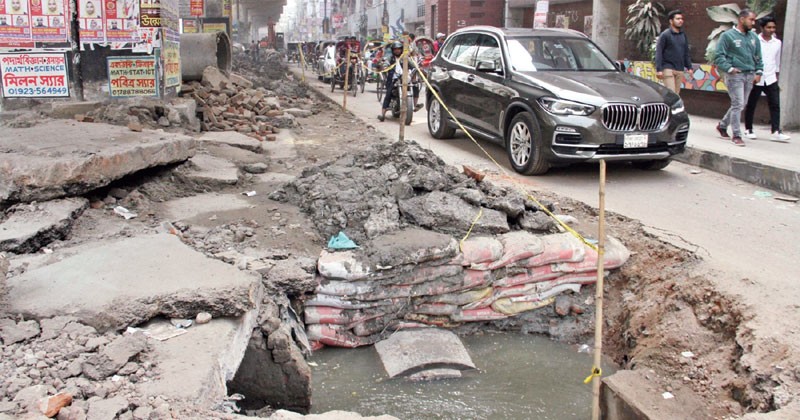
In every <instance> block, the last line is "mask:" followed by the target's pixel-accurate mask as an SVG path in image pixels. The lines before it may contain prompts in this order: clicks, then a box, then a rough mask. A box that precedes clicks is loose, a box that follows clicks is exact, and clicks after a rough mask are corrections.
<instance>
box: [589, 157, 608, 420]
mask: <svg viewBox="0 0 800 420" xmlns="http://www.w3.org/2000/svg"><path fill="white" fill-rule="evenodd" d="M599 219H600V220H599V223H598V227H597V231H598V232H597V235H598V237H597V284H596V285H595V287H596V290H595V296H594V305H595V317H594V366H593V367H592V397H593V398H592V420H599V419H600V383H601V382H602V376H601V372H602V371H601V370H600V366H601V365H600V364H601V363H602V356H603V279H604V276H603V274H604V273H603V271H604V270H603V260H604V253H605V246H606V161H605V160H600V214H599Z"/></svg>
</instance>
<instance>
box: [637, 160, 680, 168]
mask: <svg viewBox="0 0 800 420" xmlns="http://www.w3.org/2000/svg"><path fill="white" fill-rule="evenodd" d="M670 162H672V159H661V160H635V161H633V162H631V163H632V164H633V167H634V168H636V169H642V170H645V171H658V170H661V169H664V168H666V167H667V166H669V164H670Z"/></svg>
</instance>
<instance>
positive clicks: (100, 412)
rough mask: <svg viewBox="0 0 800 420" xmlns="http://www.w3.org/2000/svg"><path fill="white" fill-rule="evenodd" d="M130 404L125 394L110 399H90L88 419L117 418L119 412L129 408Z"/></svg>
mask: <svg viewBox="0 0 800 420" xmlns="http://www.w3.org/2000/svg"><path fill="white" fill-rule="evenodd" d="M129 406H130V403H129V402H128V400H127V399H126V398H125V397H123V396H117V397H114V398H108V399H104V400H103V399H95V400H91V399H90V400H89V412H88V413H87V414H86V418H88V419H115V418H117V414H120V413H122V412H123V411H125V410H127V409H128V408H129Z"/></svg>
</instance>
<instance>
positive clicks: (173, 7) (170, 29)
mask: <svg viewBox="0 0 800 420" xmlns="http://www.w3.org/2000/svg"><path fill="white" fill-rule="evenodd" d="M178 10H179V9H178V0H161V27H162V28H164V40H165V41H166V40H170V41H175V42H180V38H181V35H180V24H179V19H178V13H179V11H178Z"/></svg>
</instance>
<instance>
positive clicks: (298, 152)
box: [10, 97, 800, 418]
mask: <svg viewBox="0 0 800 420" xmlns="http://www.w3.org/2000/svg"><path fill="white" fill-rule="evenodd" d="M286 100H287V101H288V102H291V103H292V106H298V105H299V106H304V107H306V108H307V109H310V110H312V112H313V113H314V115H313V116H312V117H308V118H298V119H297V121H296V123H297V125H296V126H295V127H294V128H291V129H289V130H290V131H291V134H292V135H293V137H294V138H295V142H294V145H293V148H292V149H293V150H292V151H291V152H293V153H287V154H286V155H284V156H283V157H275V156H274V155H270V154H267V155H259V154H255V153H252V152H246V151H243V150H241V149H236V148H231V147H221V146H207V147H205V148H204V149H203V150H200V153H207V154H210V155H213V156H218V157H223V158H225V159H228V160H230V161H233V162H235V163H236V164H237V165H239V166H244V165H247V164H253V163H259V162H263V163H266V164H267V166H268V172H267V174H265V175H246V176H245V179H244V180H243V181H242V182H240V183H239V185H236V186H233V187H212V186H208V185H203V184H201V183H196V182H192V181H190V180H188V179H187V178H186V177H184V176H182V175H181V169H180V168H162V169H158V170H151V171H148V172H146V173H142V174H138V175H136V176H132V177H129V178H127V179H123V180H121V181H119V182H117V183H115V184H114V185H112V186H110V187H108V188H104V189H102V190H98V191H95V192H93V193H91V194H89V195H88V196H87V198H89V199H90V200H91V201H92V203H93V205H92V208H91V209H89V210H87V211H86V212H85V213H84V214H83V216H82V217H81V218H80V219H79V220H78V222H77V224H76V225H75V227H74V229H73V231H72V234H71V236H70V237H69V238H68V239H67V240H65V241H62V242H56V243H54V244H53V245H51V246H50V248H51V249H52V248H58V247H66V246H72V245H76V244H79V243H83V242H87V241H92V240H94V239H97V238H107V237H114V236H131V235H135V234H138V233H143V232H151V231H153V230H159V229H161V228H162V225H163V222H174V223H175V226H176V227H177V228H178V229H179V230H181V231H182V233H183V235H184V236H185V237H187V238H188V239H189V241H190V243H192V244H193V246H195V247H196V248H198V249H199V250H201V251H203V252H205V253H207V254H208V255H212V256H215V257H217V258H223V259H224V257H223V256H222V254H223V253H224V251H226V250H230V249H235V250H236V251H238V252H240V253H242V254H245V255H248V254H252V255H269V256H272V257H274V259H280V258H288V257H290V256H291V257H295V258H305V259H315V258H316V257H317V256H318V254H319V250H320V249H321V248H322V247H323V245H324V238H322V237H321V236H320V235H319V233H318V232H316V231H315V230H314V228H313V225H312V223H311V222H310V221H309V220H308V218H307V216H306V215H304V214H303V213H302V212H301V211H300V210H299V209H298V208H297V207H295V206H292V205H291V204H287V203H283V202H277V201H273V200H271V199H270V198H269V195H270V193H272V192H273V191H275V190H276V189H278V188H279V187H280V186H281V185H282V184H283V183H284V182H285V181H286V180H287V179H289V177H292V176H297V175H299V174H301V173H302V171H303V170H304V169H305V168H307V167H309V166H312V165H316V164H319V163H322V162H327V161H329V160H332V159H334V158H337V157H339V156H342V155H346V154H349V153H353V152H356V151H361V150H363V149H364V148H365V147H367V146H368V145H370V144H372V143H376V142H389V141H390V140H389V139H387V138H385V137H383V136H381V135H379V134H378V133H377V132H376V131H375V130H374V129H373V128H371V127H370V126H369V125H367V124H365V123H364V122H362V121H360V120H358V119H356V118H355V117H353V115H352V114H349V113H347V112H343V111H342V110H341V109H340V108H339V106H338V105H335V104H331V103H329V102H327V100H325V99H322V98H316V97H312V98H311V99H305V98H302V97H299V98H296V99H293V98H291V97H289V98H286ZM493 181H495V182H497V183H498V184H503V183H504V182H505V181H504V180H503V179H500V178H495V179H493ZM120 190H121V191H124V194H119V192H120ZM208 191H214V192H217V193H219V194H220V195H222V196H228V195H229V196H230V197H231V198H233V197H236V198H241V197H242V192H245V191H255V192H256V195H255V196H252V197H246V200H247V201H248V202H249V203H250V206H249V207H247V208H239V209H235V210H229V211H221V212H219V211H218V212H213V213H209V214H201V215H198V216H195V217H192V218H189V219H185V220H180V221H177V220H174V219H170V217H168V216H167V215H165V214H164V206H165V204H164V203H165V202H168V201H170V200H174V199H177V198H181V197H187V196H191V195H194V194H198V193H203V192H208ZM531 192H532V193H533V194H534V195H535V196H536V197H537V198H540V199H543V200H547V201H549V202H553V203H556V207H557V208H558V209H559V210H560V211H561V212H562V213H566V214H570V215H572V216H574V217H575V218H577V219H578V220H579V225H578V230H579V231H581V232H582V233H584V234H586V235H587V236H593V232H595V230H596V224H597V211H596V209H594V208H591V207H589V206H586V205H584V204H582V203H579V202H575V201H573V200H571V199H569V198H566V197H559V196H554V195H551V194H549V193H547V192H540V191H531ZM114 195H116V196H124V198H113V196H114ZM114 204H120V205H123V206H125V207H128V208H130V209H132V210H135V211H137V212H139V214H140V217H139V218H137V219H133V220H130V221H123V220H122V219H121V218H120V217H118V216H116V215H114V214H113V212H112V211H111V210H110V208H112V207H113V205H114ZM607 222H608V232H609V234H611V235H614V236H616V237H618V238H620V239H621V240H622V241H623V242H624V243H625V244H626V245H627V246H628V248H629V249H630V250H631V251H632V252H633V255H632V257H631V259H630V261H629V262H628V263H627V264H626V265H625V266H624V267H623V268H622V270H621V271H620V272H619V273H617V274H615V275H613V276H612V277H611V278H610V280H609V281H608V282H607V283H606V293H607V298H606V304H607V307H606V320H607V321H606V325H605V328H606V331H605V335H604V336H605V340H604V347H605V351H606V353H608V354H609V355H610V356H611V357H612V358H613V360H614V361H615V362H617V363H618V364H619V365H620V366H621V367H623V368H626V369H635V370H643V371H645V372H647V375H648V377H649V378H650V379H652V380H653V381H656V382H657V383H659V384H661V386H662V388H663V389H664V390H665V391H668V390H669V391H671V390H677V389H680V388H689V389H691V390H693V391H694V392H695V393H696V394H697V395H699V396H700V397H701V399H702V401H703V404H705V406H704V407H703V411H704V412H705V413H702V414H701V413H698V416H697V417H706V416H708V417H713V418H727V417H739V416H741V415H742V414H744V413H747V412H767V411H772V410H775V409H778V408H781V407H784V406H786V405H787V404H788V403H789V402H790V401H791V396H792V395H794V394H796V393H797V392H798V380H799V379H800V371H798V370H797V369H798V368H797V366H798V363H797V356H796V355H795V354H793V353H792V352H791V350H790V349H789V348H787V347H785V346H782V345H781V344H780V343H758V342H754V341H753V339H752V337H751V336H750V335H749V333H748V329H747V327H746V321H747V319H748V317H749V316H750V315H749V314H748V312H747V311H748V310H747V309H746V308H743V307H742V306H741V305H740V304H737V303H736V302H735V301H733V300H732V299H730V298H729V297H726V296H722V295H720V294H719V293H717V292H716V291H714V290H713V288H712V287H711V286H710V282H709V281H708V278H709V276H712V275H715V273H710V272H708V271H707V269H706V268H705V265H704V263H703V262H702V261H701V260H700V259H698V258H697V257H696V256H695V255H693V254H692V253H690V252H688V251H685V250H681V249H678V248H675V247H673V246H671V245H668V244H665V243H663V242H661V241H660V240H658V239H656V238H654V237H652V236H651V235H649V234H647V233H646V232H645V230H644V229H643V227H642V226H641V224H640V223H638V222H637V221H635V220H630V219H627V218H625V217H624V216H621V215H616V214H608V215H607ZM37 258H42V256H41V255H39V256H23V257H14V258H12V259H11V268H10V273H12V274H14V273H19V272H21V271H24V270H25V269H26V268H27V267H28V266H31V265H35V264H36V259H37ZM231 262H233V263H235V261H231ZM591 293H592V292H590V294H591ZM106 338H108V339H109V340H110V339H113V338H114V337H113V336H112V335H106ZM587 341H588V340H587ZM686 351H691V352H692V353H693V356H692V357H685V356H682V355H681V353H682V352H686ZM12 354H13V353H12ZM144 373H147V374H149V372H144ZM92 392H95V391H92ZM100 392H103V391H100ZM158 403H159V404H161V402H158ZM154 407H156V408H157V405H156V404H154Z"/></svg>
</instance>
